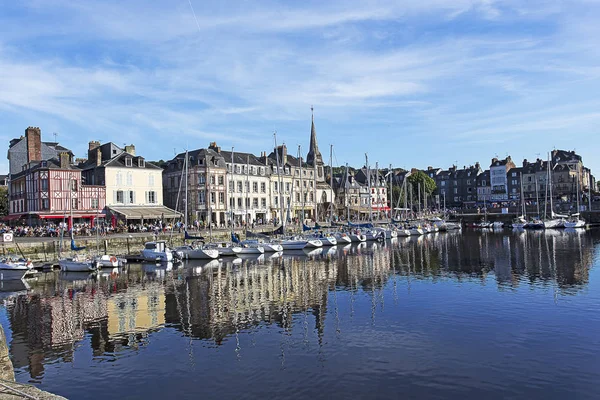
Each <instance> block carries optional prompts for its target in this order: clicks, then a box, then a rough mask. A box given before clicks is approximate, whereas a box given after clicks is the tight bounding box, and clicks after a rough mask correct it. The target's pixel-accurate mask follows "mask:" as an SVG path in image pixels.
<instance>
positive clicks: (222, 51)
mask: <svg viewBox="0 0 600 400" xmlns="http://www.w3.org/2000/svg"><path fill="white" fill-rule="evenodd" d="M405 3H406V4H405ZM192 4H193V5H194V9H195V11H196V14H197V19H198V25H199V27H200V29H198V26H196V22H195V20H194V18H193V15H192V13H191V10H190V8H189V4H188V3H187V2H185V1H183V2H175V3H173V2H157V3H148V2H142V1H131V2H117V1H116V0H115V1H102V2H71V1H66V0H50V1H29V2H25V3H21V4H18V5H15V4H11V5H10V9H9V8H8V7H7V8H6V12H5V13H0V70H1V71H2V74H0V112H2V113H3V114H4V115H5V116H6V118H5V120H6V121H8V124H7V126H9V127H11V128H12V129H13V130H14V135H15V136H16V135H17V134H19V133H18V132H21V131H22V129H23V128H24V126H23V125H27V124H31V123H35V122H34V121H35V120H37V121H46V122H47V123H48V124H49V126H50V127H52V128H49V129H57V130H60V131H61V132H64V133H61V135H62V136H63V139H62V140H65V141H66V142H67V144H69V145H71V146H72V147H75V146H80V147H81V143H80V142H81V141H82V138H81V135H80V132H81V130H82V129H84V130H86V132H89V135H90V136H95V137H100V136H102V138H103V139H105V140H110V139H112V140H116V141H119V142H120V141H123V140H126V141H133V140H136V141H142V142H143V143H142V144H141V149H142V151H143V149H144V146H145V149H146V151H148V152H152V153H154V155H150V157H151V158H152V157H154V158H165V157H166V156H163V155H161V154H160V152H161V148H164V147H165V146H163V145H161V144H155V143H153V141H158V142H159V143H160V141H168V142H169V143H171V142H172V143H173V145H174V146H176V147H183V146H187V145H188V144H189V142H190V141H194V142H195V143H196V145H197V146H204V145H206V143H207V142H208V141H212V140H218V141H221V142H224V143H227V144H229V143H231V144H236V146H242V145H244V146H248V150H250V151H260V150H264V149H265V148H268V147H269V146H270V142H271V137H270V132H272V130H274V129H278V130H281V131H283V132H287V135H289V137H290V138H294V140H296V141H297V139H296V138H297V137H298V135H303V136H302V139H303V140H306V139H307V137H305V136H306V134H307V130H308V127H307V121H308V119H309V118H310V111H309V106H310V105H311V104H314V105H315V106H316V107H317V115H318V124H319V135H320V137H321V138H323V139H322V141H323V142H337V141H339V140H340V139H339V138H355V139H357V140H359V139H360V138H361V135H364V134H365V132H367V131H368V132H369V135H380V136H381V137H382V138H387V139H388V140H389V142H390V143H392V144H394V143H401V144H402V145H406V144H410V145H412V146H414V147H415V149H416V150H417V151H411V152H406V154H402V155H401V156H402V157H407V158H408V159H409V160H411V159H412V160H413V162H414V163H415V164H416V163H419V162H422V161H421V159H422V157H417V156H416V154H418V153H420V154H423V153H424V152H430V154H431V156H432V157H438V159H439V160H440V161H439V162H440V163H441V164H443V163H445V162H447V157H448V156H447V155H445V154H444V146H443V142H444V141H449V142H452V143H454V144H455V145H459V144H463V145H464V144H465V143H467V142H468V141H469V140H470V141H471V143H472V144H473V143H475V141H477V142H478V143H479V144H480V145H482V146H483V144H484V143H494V146H495V147H504V148H505V149H506V150H505V151H509V152H510V147H511V146H512V147H515V146H516V144H515V140H516V139H515V138H517V139H518V140H520V141H521V142H523V143H525V144H522V143H520V144H519V146H520V147H526V148H533V147H534V146H549V145H548V144H546V143H544V141H543V140H541V139H543V134H542V133H541V132H551V133H552V140H553V141H554V142H556V143H553V145H560V143H565V144H567V143H568V142H569V141H568V137H566V138H565V139H561V137H560V133H561V132H565V131H569V130H573V129H577V130H578V131H579V132H582V134H589V132H593V131H594V129H595V125H594V124H595V123H596V122H597V115H596V113H595V111H594V110H592V109H591V108H590V106H589V105H590V104H591V103H592V102H593V101H594V100H595V99H594V93H595V92H596V91H597V89H600V88H599V87H598V86H600V85H599V84H598V78H599V72H600V69H599V68H598V65H599V63H598V61H600V60H598V55H597V54H596V52H595V49H596V48H597V44H598V43H597V41H598V39H597V38H598V37H600V36H599V35H596V33H600V32H599V31H598V27H597V24H596V23H595V21H596V20H597V17H598V14H600V11H599V9H598V7H597V5H595V4H591V3H585V2H581V1H574V2H569V4H567V2H563V1H553V2H549V3H548V2H543V1H537V0H535V1H531V2H527V3H524V2H520V1H516V0H514V1H512V0H509V1H502V2H500V1H491V0H457V1H454V2H448V1H446V0H424V1H419V2H403V3H398V4H395V3H390V2H387V1H367V2H358V1H356V2H351V3H347V2H338V1H334V2H326V3H323V2H308V3H306V2H304V3H287V2H281V3H279V2H275V1H272V2H267V3H264V2H263V3H260V4H258V3H255V2H234V3H226V4H220V3H211V4H207V3H204V2H198V1H197V0H196V1H194V0H192ZM574 21H577V23H574ZM25 22H27V23H28V24H26V23H25ZM23 26H29V27H30V29H22V27H23ZM17 28H18V29H17ZM565 103H571V104H573V107H563V106H564V105H565ZM32 120H34V121H32ZM61 123H62V124H63V125H64V126H63V127H61V126H60V125H61ZM36 124H37V123H36ZM42 128H43V129H44V127H43V126H42ZM59 128H60V129H59ZM400 128H401V129H400ZM69 131H70V132H72V133H71V134H69V133H68V132H69ZM75 132H76V133H77V134H75ZM398 132H401V134H399V133H398ZM402 135H404V136H402ZM417 135H418V136H426V137H428V138H432V139H434V140H431V141H429V145H430V147H431V148H430V149H427V147H426V146H425V144H422V143H419V142H418V141H416V140H414V139H413V137H415V136H417ZM500 135H505V136H504V137H505V138H509V140H508V141H507V140H500V139H499V138H498V137H497V136H500ZM482 136H486V138H482ZM531 136H535V137H536V138H537V139H536V140H535V142H534V140H532V139H528V137H531ZM150 137H151V138H152V141H151V140H148V138H150ZM261 137H262V138H264V139H263V140H262V142H261V140H260V138H261ZM492 137H493V138H492ZM91 138H92V137H90V139H91ZM86 140H87V138H86ZM511 141H512V143H510V142H511ZM340 146H341V147H342V148H341V149H339V150H338V153H341V152H346V153H347V154H349V155H353V154H359V153H361V151H362V150H361V149H359V150H356V149H355V148H354V146H353V145H352V144H351V143H349V142H348V141H345V142H344V143H340ZM595 146H596V147H594V146H590V147H589V151H590V153H589V154H590V155H591V151H592V150H593V149H595V150H596V151H598V150H600V148H598V147H600V144H596V145H595ZM166 147H167V148H169V146H166ZM392 148H393V146H384V148H381V149H377V150H375V149H373V150H372V152H379V154H380V157H381V159H382V162H383V161H393V160H390V158H393V157H398V154H397V152H394V151H392V150H391V149H392ZM463 156H464V157H465V158H469V157H472V154H471V153H469V152H465V154H464V155H463ZM584 156H585V155H584ZM453 157H455V156H453ZM349 158H350V157H349ZM384 158H386V159H385V160H384ZM588 158H591V157H588ZM599 167H600V165H599Z"/></svg>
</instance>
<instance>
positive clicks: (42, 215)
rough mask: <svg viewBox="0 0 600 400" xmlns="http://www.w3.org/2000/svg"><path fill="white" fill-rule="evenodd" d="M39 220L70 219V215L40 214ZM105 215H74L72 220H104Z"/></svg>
mask: <svg viewBox="0 0 600 400" xmlns="http://www.w3.org/2000/svg"><path fill="white" fill-rule="evenodd" d="M38 217H39V218H40V219H58V218H61V219H62V218H70V215H63V214H40V215H38ZM104 217H106V214H75V215H73V218H104Z"/></svg>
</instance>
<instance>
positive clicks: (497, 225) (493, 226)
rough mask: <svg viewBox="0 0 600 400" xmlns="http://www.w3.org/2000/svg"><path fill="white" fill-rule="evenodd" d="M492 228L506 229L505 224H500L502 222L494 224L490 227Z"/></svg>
mask: <svg viewBox="0 0 600 400" xmlns="http://www.w3.org/2000/svg"><path fill="white" fill-rule="evenodd" d="M490 228H492V229H502V228H504V222H500V221H496V222H493V223H492V224H491V225H490Z"/></svg>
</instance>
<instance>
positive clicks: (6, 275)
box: [0, 268, 29, 281]
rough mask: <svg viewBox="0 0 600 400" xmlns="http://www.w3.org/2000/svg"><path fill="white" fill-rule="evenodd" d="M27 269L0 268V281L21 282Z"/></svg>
mask: <svg viewBox="0 0 600 400" xmlns="http://www.w3.org/2000/svg"><path fill="white" fill-rule="evenodd" d="M28 271H29V268H0V281H15V280H21V279H23V277H24V276H25V274H26V273H27V272H28Z"/></svg>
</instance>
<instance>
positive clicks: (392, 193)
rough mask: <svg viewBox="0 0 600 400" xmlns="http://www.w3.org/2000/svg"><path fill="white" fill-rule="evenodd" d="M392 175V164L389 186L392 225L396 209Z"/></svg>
mask: <svg viewBox="0 0 600 400" xmlns="http://www.w3.org/2000/svg"><path fill="white" fill-rule="evenodd" d="M392 175H394V174H393V173H392V164H390V171H389V178H388V181H389V186H390V224H391V223H392V218H393V215H392V214H393V209H394V191H393V190H392Z"/></svg>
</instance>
